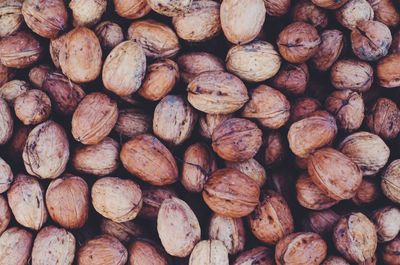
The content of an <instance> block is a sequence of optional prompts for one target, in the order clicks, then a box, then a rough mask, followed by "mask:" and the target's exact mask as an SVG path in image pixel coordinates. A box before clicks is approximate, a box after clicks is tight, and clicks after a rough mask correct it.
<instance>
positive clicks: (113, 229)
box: [100, 218, 145, 244]
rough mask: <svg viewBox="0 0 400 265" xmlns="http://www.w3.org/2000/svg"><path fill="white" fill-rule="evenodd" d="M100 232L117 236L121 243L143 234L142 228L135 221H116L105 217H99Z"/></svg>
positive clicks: (126, 242)
mask: <svg viewBox="0 0 400 265" xmlns="http://www.w3.org/2000/svg"><path fill="white" fill-rule="evenodd" d="M100 232H101V233H103V234H108V235H110V236H113V237H115V238H117V239H118V240H119V241H121V243H123V244H128V243H129V242H131V241H132V240H133V239H134V238H137V237H142V236H144V235H145V230H144V228H143V227H142V226H141V225H139V224H137V223H135V221H128V222H123V223H117V222H114V221H111V220H110V219H107V218H102V219H101V221H100Z"/></svg>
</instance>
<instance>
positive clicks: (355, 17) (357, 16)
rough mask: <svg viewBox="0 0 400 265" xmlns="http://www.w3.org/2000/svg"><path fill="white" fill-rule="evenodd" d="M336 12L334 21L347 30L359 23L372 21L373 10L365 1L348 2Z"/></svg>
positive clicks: (352, 0) (353, 0)
mask: <svg viewBox="0 0 400 265" xmlns="http://www.w3.org/2000/svg"><path fill="white" fill-rule="evenodd" d="M342 2H346V3H345V4H344V5H343V6H342V7H341V8H340V9H338V10H337V11H336V20H337V21H338V22H339V23H340V24H342V25H343V26H344V27H346V28H348V29H352V28H354V27H356V26H357V24H358V23H359V22H361V21H366V20H373V19H374V10H373V9H372V7H371V5H370V4H369V3H368V2H367V0H350V1H342Z"/></svg>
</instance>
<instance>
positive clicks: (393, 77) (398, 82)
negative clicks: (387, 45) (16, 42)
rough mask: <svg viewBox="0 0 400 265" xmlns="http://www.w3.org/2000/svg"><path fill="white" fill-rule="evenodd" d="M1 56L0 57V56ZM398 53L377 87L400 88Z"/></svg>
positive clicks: (380, 71) (380, 69)
mask: <svg viewBox="0 0 400 265" xmlns="http://www.w3.org/2000/svg"><path fill="white" fill-rule="evenodd" d="M0 56H1V55H0ZM399 65H400V53H395V54H390V55H388V56H386V57H384V58H382V59H381V60H379V61H378V64H377V66H376V75H377V79H378V83H379V85H381V86H382V87H387V88H392V87H398V86H400V73H399V71H397V70H396V69H398V68H399Z"/></svg>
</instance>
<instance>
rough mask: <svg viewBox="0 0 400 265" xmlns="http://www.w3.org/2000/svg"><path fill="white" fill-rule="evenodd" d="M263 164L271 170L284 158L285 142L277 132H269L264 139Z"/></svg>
mask: <svg viewBox="0 0 400 265" xmlns="http://www.w3.org/2000/svg"><path fill="white" fill-rule="evenodd" d="M264 142H265V151H264V164H265V166H267V167H269V168H271V167H276V166H278V165H280V164H281V162H282V161H283V160H284V159H285V156H286V142H285V141H284V139H283V137H282V134H281V133H280V132H279V131H271V132H269V133H268V135H267V136H266V137H265V140H264Z"/></svg>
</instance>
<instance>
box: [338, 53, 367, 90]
mask: <svg viewBox="0 0 400 265" xmlns="http://www.w3.org/2000/svg"><path fill="white" fill-rule="evenodd" d="M372 82H373V69H372V67H371V66H370V65H369V64H368V63H367V62H364V61H360V60H353V59H342V60H339V61H337V62H336V63H335V64H334V65H333V66H332V68H331V83H332V85H333V86H334V87H335V88H336V89H341V90H343V89H350V90H353V91H357V92H365V91H367V90H369V89H370V88H371V85H372Z"/></svg>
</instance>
